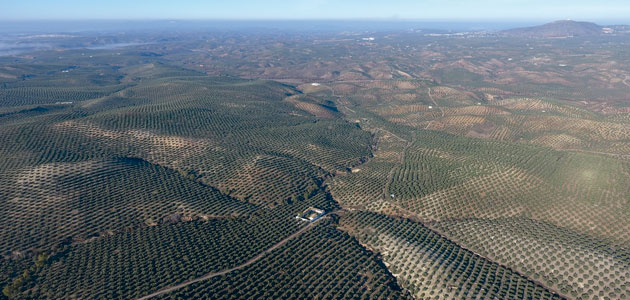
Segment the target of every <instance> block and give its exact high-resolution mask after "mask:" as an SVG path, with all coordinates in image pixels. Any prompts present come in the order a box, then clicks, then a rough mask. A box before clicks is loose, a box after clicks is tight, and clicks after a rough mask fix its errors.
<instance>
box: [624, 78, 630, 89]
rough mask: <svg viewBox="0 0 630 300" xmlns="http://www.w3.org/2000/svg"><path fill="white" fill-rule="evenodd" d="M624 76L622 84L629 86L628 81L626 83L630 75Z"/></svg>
mask: <svg viewBox="0 0 630 300" xmlns="http://www.w3.org/2000/svg"><path fill="white" fill-rule="evenodd" d="M625 76H626V78H624V79H623V84H625V85H626V86H628V87H630V83H628V80H630V76H628V75H625Z"/></svg>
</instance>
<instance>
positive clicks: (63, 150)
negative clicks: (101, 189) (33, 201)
mask: <svg viewBox="0 0 630 300" xmlns="http://www.w3.org/2000/svg"><path fill="white" fill-rule="evenodd" d="M185 79H186V80H184V79H183V78H182V79H176V78H169V79H168V80H166V79H156V80H152V81H146V82H143V83H142V84H139V85H137V86H135V87H131V88H127V89H124V90H122V91H120V92H118V93H116V95H117V96H112V97H104V98H102V99H98V100H91V101H88V102H86V103H85V104H83V105H79V104H76V105H71V106H70V107H67V108H58V109H53V108H46V107H44V108H42V109H38V110H37V111H36V112H32V113H29V114H30V115H32V118H26V119H25V118H24V117H25V116H24V114H25V113H20V114H19V116H18V115H15V114H13V115H6V116H4V117H0V124H2V119H4V120H6V121H5V122H6V123H5V126H2V127H0V131H1V132H2V137H1V138H0V139H2V142H3V143H4V144H3V145H2V146H1V147H0V153H6V154H7V160H5V161H3V162H0V169H2V170H9V169H22V168H24V167H27V166H28V167H35V166H36V165H39V164H42V163H52V162H71V161H85V160H92V159H108V158H112V157H139V158H142V159H145V160H147V161H149V162H151V163H154V164H158V165H162V166H165V167H168V168H171V169H175V170H178V171H180V172H182V173H183V174H186V175H187V176H191V177H192V178H194V179H196V180H201V181H202V182H204V183H206V184H208V185H211V186H214V187H217V188H219V189H221V190H222V191H224V192H227V193H229V194H230V195H232V196H234V197H236V198H239V199H241V200H247V201H249V202H252V203H256V204H270V205H276V204H277V203H278V202H282V201H285V200H287V199H290V198H291V197H293V196H294V195H300V194H302V193H304V192H306V191H308V190H309V189H312V188H313V187H314V186H316V185H318V184H319V181H320V180H321V178H322V177H323V176H324V175H325V174H326V173H331V172H335V171H338V170H343V169H345V168H347V167H349V166H352V165H354V164H357V163H359V161H360V159H361V158H362V157H365V156H367V155H369V148H368V145H369V144H370V142H371V140H370V139H371V138H370V135H369V134H367V133H365V132H362V131H360V130H358V129H357V128H356V127H355V126H352V125H350V124H348V123H346V122H344V121H341V120H318V119H317V118H314V117H310V116H307V115H308V114H306V113H304V112H300V113H299V114H301V115H302V116H296V115H295V108H294V107H293V106H292V105H291V104H290V103H287V102H284V101H283V99H284V97H285V96H286V94H287V93H288V92H291V91H293V90H291V89H290V88H289V87H287V86H283V85H280V84H277V83H271V82H264V81H246V80H235V79H212V78H210V79H208V78H205V79H200V78H199V77H186V78H185ZM287 145H288V146H287Z"/></svg>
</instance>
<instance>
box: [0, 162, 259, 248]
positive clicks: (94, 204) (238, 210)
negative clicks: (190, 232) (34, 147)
mask: <svg viewBox="0 0 630 300" xmlns="http://www.w3.org/2000/svg"><path fill="white" fill-rule="evenodd" d="M0 209H1V210H2V211H4V212H6V213H5V217H4V218H2V220H0V228H1V229H0V241H2V242H0V249H1V252H0V253H2V255H9V254H10V253H11V252H12V251H23V250H35V249H43V250H45V249H47V248H48V247H50V246H52V245H54V244H56V243H58V242H60V241H62V240H64V239H67V238H72V239H75V240H83V239H87V238H90V237H94V236H97V235H99V234H101V233H103V232H105V231H120V230H123V229H129V228H137V227H139V226H142V225H154V224H158V223H160V222H162V221H163V219H164V218H166V217H168V216H171V215H177V216H179V217H184V218H201V217H214V216H225V217H232V216H239V215H244V214H247V213H250V212H252V211H254V210H255V209H256V207H255V206H253V205H250V204H247V203H243V202H240V201H238V200H235V199H233V198H230V197H228V196H225V195H223V194H221V193H220V192H219V191H217V190H216V189H213V188H211V187H207V186H203V185H201V184H199V183H197V182H194V181H192V180H190V179H187V178H184V177H182V176H181V175H180V174H178V173H176V172H174V171H171V170H168V169H165V168H163V167H160V166H157V165H152V164H149V163H147V162H145V161H142V160H138V159H117V160H104V161H102V160H93V161H85V162H76V163H51V164H42V165H39V166H37V167H35V168H25V169H21V170H17V171H8V172H6V173H4V174H2V175H1V176H0Z"/></svg>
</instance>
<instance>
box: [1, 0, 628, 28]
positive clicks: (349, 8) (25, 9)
mask: <svg viewBox="0 0 630 300" xmlns="http://www.w3.org/2000/svg"><path fill="white" fill-rule="evenodd" d="M2 2H4V3H3V4H2V5H1V7H2V9H1V10H0V20H4V21H11V20H22V21H24V20H91V19H101V20H102V19H118V20H121V19H122V20H128V19H178V20H181V19H237V20H243V19H255V20H264V19H274V20H278V19H394V20H407V19H409V20H461V21H475V20H482V21H514V20H545V21H552V20H560V19H574V20H585V21H600V22H601V21H609V20H615V21H626V20H628V21H629V23H630V1H629V0H607V1H598V0H256V1H255V0H205V1H204V0H177V1H175V0H99V1H96V0H0V3H2ZM603 3H605V4H603Z"/></svg>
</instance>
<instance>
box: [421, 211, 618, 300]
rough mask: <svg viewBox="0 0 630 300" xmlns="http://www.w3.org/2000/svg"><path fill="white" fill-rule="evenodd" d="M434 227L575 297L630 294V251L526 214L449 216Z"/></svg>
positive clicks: (609, 296)
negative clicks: (524, 217)
mask: <svg viewBox="0 0 630 300" xmlns="http://www.w3.org/2000/svg"><path fill="white" fill-rule="evenodd" d="M432 227H434V228H436V229H438V230H440V231H441V232H443V233H445V234H446V235H447V236H449V237H452V238H453V239H455V240H457V241H458V242H459V243H462V244H465V245H467V247H469V248H470V249H471V250H473V251H475V252H476V253H480V254H482V255H484V256H487V257H490V258H492V259H493V260H496V261H498V262H501V263H502V264H504V265H509V266H513V267H514V268H515V269H516V270H519V271H520V272H522V273H523V274H525V275H527V276H528V277H530V278H533V279H535V280H538V281H541V282H542V283H544V284H545V285H546V286H550V287H553V288H554V289H557V290H559V291H561V292H562V293H563V294H566V295H571V297H574V298H576V299H627V298H628V297H630V295H629V294H628V291H629V290H630V251H628V249H627V248H626V249H624V248H612V247H610V245H608V244H606V243H603V242H601V241H597V240H594V239H593V238H590V237H587V236H584V235H580V234H576V233H575V232H571V231H569V230H566V229H562V228H559V227H556V226H553V225H550V224H547V223H543V222H537V221H533V220H528V219H523V218H505V219H497V220H483V219H470V220H449V221H444V222H439V223H437V224H434V225H432Z"/></svg>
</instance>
